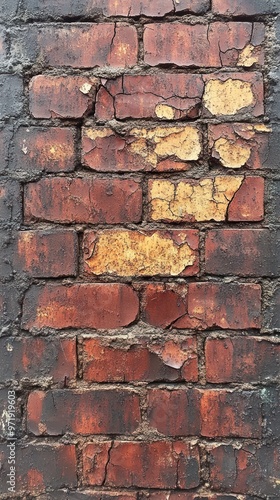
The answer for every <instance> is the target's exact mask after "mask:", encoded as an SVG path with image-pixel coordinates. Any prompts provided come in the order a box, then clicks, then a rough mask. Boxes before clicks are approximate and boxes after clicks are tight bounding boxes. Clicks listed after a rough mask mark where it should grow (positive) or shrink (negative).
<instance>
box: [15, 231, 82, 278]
mask: <svg viewBox="0 0 280 500" xmlns="http://www.w3.org/2000/svg"><path fill="white" fill-rule="evenodd" d="M77 264H78V239H77V234H76V233H75V232H74V231H60V232H58V231H21V232H19V233H18V236H17V249H16V257H15V261H14V265H15V268H16V269H21V270H23V271H26V272H27V273H29V274H31V275H32V276H35V277H38V278H49V277H50V278H51V277H53V278H56V277H58V276H75V275H76V274H77Z"/></svg>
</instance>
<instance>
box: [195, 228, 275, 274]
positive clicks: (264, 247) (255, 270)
mask: <svg viewBox="0 0 280 500" xmlns="http://www.w3.org/2000/svg"><path fill="white" fill-rule="evenodd" d="M252 249H253V250H252ZM205 266H206V267H205V269H206V272H207V273H209V274H218V275H228V274H237V275H240V276H278V275H279V272H280V261H279V232H278V231H275V232H272V231H269V230H268V229H221V230H219V229H218V230H212V231H209V232H208V233H207V235H206V244H205Z"/></svg>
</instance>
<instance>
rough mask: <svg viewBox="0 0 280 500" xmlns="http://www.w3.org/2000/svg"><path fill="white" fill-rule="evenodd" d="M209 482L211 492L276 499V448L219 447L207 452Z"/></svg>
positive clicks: (279, 465)
mask: <svg viewBox="0 0 280 500" xmlns="http://www.w3.org/2000/svg"><path fill="white" fill-rule="evenodd" d="M209 455H210V483H211V487H212V488H213V489H214V490H223V491H228V492H231V493H241V494H242V493H244V494H247V495H256V496H267V495H268V496H271V497H272V498H273V499H274V498H275V499H276V498H277V496H279V493H280V484H279V481H278V479H277V478H278V477H279V474H280V456H279V447H278V446H272V445H266V446H262V447H260V448H258V447H256V446H255V445H253V444H251V445H247V446H246V445H243V446H242V448H239V449H236V448H234V447H233V446H231V445H221V446H216V447H213V448H210V449H209Z"/></svg>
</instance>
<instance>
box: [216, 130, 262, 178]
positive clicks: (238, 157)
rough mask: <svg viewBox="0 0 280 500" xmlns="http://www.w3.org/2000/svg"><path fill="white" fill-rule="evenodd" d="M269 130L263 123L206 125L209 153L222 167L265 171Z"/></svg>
mask: <svg viewBox="0 0 280 500" xmlns="http://www.w3.org/2000/svg"><path fill="white" fill-rule="evenodd" d="M270 133H271V128H270V127H267V126H266V125H262V124H255V125H252V124H250V123H227V124H226V123H225V124H222V125H209V128H208V140H209V151H210V154H211V156H212V158H213V161H214V162H215V163H216V162H218V163H219V164H220V165H222V166H223V167H225V168H234V169H238V168H242V167H246V168H248V169H252V170H254V169H258V168H264V167H265V163H266V161H267V156H268V146H269V135H270Z"/></svg>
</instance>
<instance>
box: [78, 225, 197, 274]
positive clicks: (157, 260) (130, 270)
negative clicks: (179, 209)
mask: <svg viewBox="0 0 280 500" xmlns="http://www.w3.org/2000/svg"><path fill="white" fill-rule="evenodd" d="M197 247H198V234H197V232H196V231H195V232H194V231H192V230H191V232H188V231H146V232H140V231H120V230H115V231H114V230H107V231H103V232H101V231H100V232H91V231H89V232H87V233H86V235H85V239H84V253H85V266H86V272H87V273H92V274H96V275H101V274H111V275H117V276H154V275H165V276H168V275H171V276H177V275H179V274H181V273H183V272H184V271H185V269H186V268H188V267H191V266H194V265H195V264H196V261H197V251H196V250H197ZM194 267H195V266H194ZM189 272H191V269H190V270H189Z"/></svg>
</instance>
